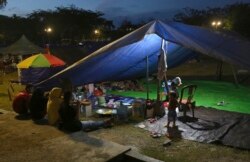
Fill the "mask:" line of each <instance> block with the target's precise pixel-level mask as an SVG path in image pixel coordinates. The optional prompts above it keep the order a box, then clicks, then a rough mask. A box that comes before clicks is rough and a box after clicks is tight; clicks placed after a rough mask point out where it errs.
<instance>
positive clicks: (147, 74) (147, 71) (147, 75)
mask: <svg viewBox="0 0 250 162" xmlns="http://www.w3.org/2000/svg"><path fill="white" fill-rule="evenodd" d="M146 66H147V67H146V68H147V69H146V78H147V100H148V99H149V81H148V78H149V67H148V56H147V57H146Z"/></svg>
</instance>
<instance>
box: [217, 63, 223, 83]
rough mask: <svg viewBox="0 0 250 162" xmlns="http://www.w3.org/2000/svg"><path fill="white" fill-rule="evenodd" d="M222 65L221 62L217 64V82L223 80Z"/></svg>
mask: <svg viewBox="0 0 250 162" xmlns="http://www.w3.org/2000/svg"><path fill="white" fill-rule="evenodd" d="M222 65H223V62H222V61H221V60H220V61H219V62H218V64H217V69H216V80H221V77H222Z"/></svg>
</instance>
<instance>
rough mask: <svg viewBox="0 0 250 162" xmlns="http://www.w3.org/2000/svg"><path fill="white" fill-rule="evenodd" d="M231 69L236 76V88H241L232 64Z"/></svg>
mask: <svg viewBox="0 0 250 162" xmlns="http://www.w3.org/2000/svg"><path fill="white" fill-rule="evenodd" d="M231 68H232V72H233V75H234V83H235V86H236V88H239V82H238V79H237V75H236V72H235V69H234V67H233V65H232V64H231Z"/></svg>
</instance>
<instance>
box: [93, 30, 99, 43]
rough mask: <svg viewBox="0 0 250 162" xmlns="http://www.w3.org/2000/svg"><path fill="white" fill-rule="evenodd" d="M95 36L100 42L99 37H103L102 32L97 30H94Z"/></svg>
mask: <svg viewBox="0 0 250 162" xmlns="http://www.w3.org/2000/svg"><path fill="white" fill-rule="evenodd" d="M94 34H95V35H96V38H97V41H98V38H99V36H100V35H101V32H100V30H98V29H95V30H94Z"/></svg>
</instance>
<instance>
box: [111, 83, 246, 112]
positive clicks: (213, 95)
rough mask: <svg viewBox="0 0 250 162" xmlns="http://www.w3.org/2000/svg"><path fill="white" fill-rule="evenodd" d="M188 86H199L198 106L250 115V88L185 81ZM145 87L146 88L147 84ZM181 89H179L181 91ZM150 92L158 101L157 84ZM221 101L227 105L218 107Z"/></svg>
mask: <svg viewBox="0 0 250 162" xmlns="http://www.w3.org/2000/svg"><path fill="white" fill-rule="evenodd" d="M188 84H196V85H197V86H198V88H197V91H196V93H195V97H194V98H195V101H196V105H197V106H205V107H211V108H216V109H220V110H226V111H233V112H240V113H247V114H250V109H249V107H250V102H249V101H250V93H249V92H250V86H241V85H240V86H239V87H236V86H235V85H234V84H233V83H230V82H222V81H204V80H183V86H184V85H188ZM144 87H146V86H145V84H144ZM181 88H182V87H180V88H179V91H180V90H181ZM149 90H150V92H149V98H151V99H156V97H157V96H156V94H157V91H156V90H157V85H156V82H151V83H150V85H149ZM109 93H110V94H115V95H120V96H130V97H135V98H146V97H147V94H146V92H137V91H110V92H109ZM220 101H224V102H225V104H224V105H223V106H218V105H217V103H218V102H220Z"/></svg>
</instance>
